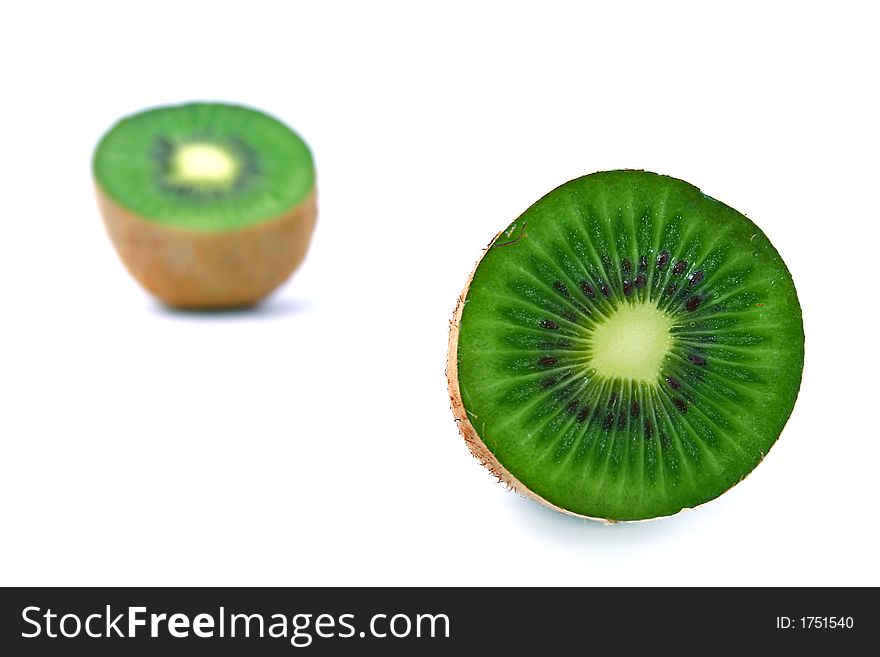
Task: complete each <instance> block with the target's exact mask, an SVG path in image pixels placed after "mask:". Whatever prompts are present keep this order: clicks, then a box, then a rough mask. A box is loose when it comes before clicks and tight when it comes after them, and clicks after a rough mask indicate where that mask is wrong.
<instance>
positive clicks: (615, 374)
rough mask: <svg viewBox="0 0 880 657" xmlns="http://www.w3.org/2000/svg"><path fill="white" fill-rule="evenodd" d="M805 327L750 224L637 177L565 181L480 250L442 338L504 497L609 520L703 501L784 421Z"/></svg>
mask: <svg viewBox="0 0 880 657" xmlns="http://www.w3.org/2000/svg"><path fill="white" fill-rule="evenodd" d="M803 357H804V333H803V323H802V320H801V310H800V306H799V304H798V298H797V294H796V292H795V288H794V284H793V282H792V279H791V276H790V274H789V272H788V269H787V268H786V266H785V263H784V262H783V261H782V258H781V257H780V256H779V253H777V251H776V249H775V248H773V245H772V244H771V243H770V241H769V240H768V239H767V237H766V236H765V235H764V233H762V232H761V230H760V229H759V228H758V227H757V226H755V224H753V223H752V222H751V221H750V220H749V219H747V218H746V217H745V216H743V215H742V214H740V213H739V212H737V211H736V210H734V209H732V208H730V207H728V206H726V205H724V204H723V203H720V202H719V201H716V200H715V199H713V198H710V197H708V196H706V195H704V194H703V193H701V192H700V190H699V189H697V188H696V187H693V186H692V185H689V184H688V183H685V182H683V181H681V180H676V179H674V178H670V177H667V176H660V175H657V174H653V173H647V172H643V171H611V172H604V173H596V174H593V175H589V176H585V177H583V178H578V179H576V180H572V181H571V182H568V183H566V184H564V185H562V186H561V187H559V188H557V189H555V190H554V191H552V192H550V193H549V194H547V195H546V196H545V197H544V198H542V199H541V200H539V201H538V202H537V203H535V204H534V205H533V206H532V207H530V208H529V209H528V210H526V212H525V213H523V214H522V216H520V217H519V218H518V219H517V220H516V221H514V222H513V223H512V224H511V225H510V226H508V227H507V229H505V230H504V231H502V232H501V233H499V235H498V236H497V237H496V238H495V240H494V241H493V242H492V243H491V244H490V246H489V247H488V248H487V249H486V252H485V254H484V255H483V257H482V259H481V260H480V261H479V262H478V264H477V266H476V268H475V270H474V272H473V273H472V275H471V278H470V279H469V280H468V283H467V285H466V286H465V289H464V291H463V292H462V294H461V297H460V298H459V303H458V307H457V309H456V312H455V317H454V319H453V322H452V327H451V331H450V340H449V356H448V363H447V375H448V380H449V392H450V396H451V399H452V409H453V413H454V414H455V417H456V419H457V421H458V424H459V428H460V430H461V433H462V434H463V436H464V438H465V440H466V441H467V444H468V446H469V447H470V449H471V451H472V452H473V454H474V455H475V456H476V457H477V458H478V459H480V460H481V461H482V462H483V464H484V465H486V466H487V467H488V468H489V469H490V470H491V471H492V473H493V474H495V475H497V476H498V477H499V478H500V479H501V480H503V481H504V482H506V483H507V484H508V485H510V486H511V487H512V488H514V489H515V490H517V491H519V492H521V493H523V494H525V495H527V496H528V497H531V498H534V499H536V500H538V501H539V502H542V503H544V504H546V505H548V506H550V507H552V508H555V509H557V510H559V511H562V512H565V513H569V514H573V515H578V516H583V517H589V518H595V519H604V520H608V521H620V520H641V519H648V518H655V517H659V516H667V515H671V514H674V513H676V512H678V511H680V510H682V509H685V508H689V507H694V506H696V505H698V504H702V503H704V502H707V501H709V500H711V499H713V498H715V497H717V496H718V495H720V494H721V493H723V492H724V491H726V490H728V489H729V488H730V487H731V486H733V485H734V484H736V483H737V482H739V481H740V480H742V479H743V478H744V477H745V476H746V475H747V474H748V473H749V472H750V471H751V470H752V469H753V468H754V467H755V466H756V465H757V464H758V463H759V462H760V461H761V459H762V458H763V457H764V455H766V454H767V451H768V450H769V449H770V448H771V447H772V446H773V444H774V442H775V441H776V439H777V438H778V437H779V434H780V432H781V431H782V428H783V426H784V425H785V422H786V421H787V419H788V417H789V415H790V414H791V411H792V408H793V406H794V403H795V398H796V397H797V393H798V389H799V387H800V381H801V371H802V369H803Z"/></svg>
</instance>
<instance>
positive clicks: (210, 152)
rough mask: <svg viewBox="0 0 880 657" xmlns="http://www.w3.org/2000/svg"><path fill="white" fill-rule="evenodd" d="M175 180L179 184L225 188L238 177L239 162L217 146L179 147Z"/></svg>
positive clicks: (192, 144) (195, 144)
mask: <svg viewBox="0 0 880 657" xmlns="http://www.w3.org/2000/svg"><path fill="white" fill-rule="evenodd" d="M172 166H173V171H174V178H175V180H176V181H177V182H179V183H185V184H191V185H201V186H212V187H225V186H229V185H231V184H232V183H233V182H234V181H235V179H236V176H237V175H238V167H239V165H238V160H237V159H236V157H235V156H234V155H233V154H232V153H230V152H229V151H228V150H227V149H226V148H224V147H222V146H218V145H217V144H210V143H202V142H192V143H188V144H181V145H180V146H178V147H177V150H176V152H175V153H174V157H173V165H172Z"/></svg>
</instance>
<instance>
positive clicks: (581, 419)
mask: <svg viewBox="0 0 880 657" xmlns="http://www.w3.org/2000/svg"><path fill="white" fill-rule="evenodd" d="M589 415H590V407H589V406H584V407H583V408H582V409H581V412H580V413H578V416H577V421H578V422H585V421H586V419H587V417H588V416H589Z"/></svg>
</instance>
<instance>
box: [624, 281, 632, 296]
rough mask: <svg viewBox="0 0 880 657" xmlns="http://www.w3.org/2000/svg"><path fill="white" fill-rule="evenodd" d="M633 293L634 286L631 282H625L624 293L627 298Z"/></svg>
mask: <svg viewBox="0 0 880 657" xmlns="http://www.w3.org/2000/svg"><path fill="white" fill-rule="evenodd" d="M632 291H633V284H632V283H630V282H629V281H624V282H623V293H624V294H625V295H626V296H629V295H630V294H632Z"/></svg>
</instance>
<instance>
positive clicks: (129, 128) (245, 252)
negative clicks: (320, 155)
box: [92, 103, 317, 309]
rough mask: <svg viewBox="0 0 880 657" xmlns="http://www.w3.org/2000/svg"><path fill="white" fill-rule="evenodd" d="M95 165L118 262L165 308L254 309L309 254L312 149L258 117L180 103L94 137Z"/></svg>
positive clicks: (313, 211) (237, 109) (225, 107)
mask: <svg viewBox="0 0 880 657" xmlns="http://www.w3.org/2000/svg"><path fill="white" fill-rule="evenodd" d="M92 170H93V175H94V180H95V185H96V189H97V196H98V204H99V207H100V210H101V214H102V216H103V218H104V222H105V224H106V227H107V230H108V232H109V235H110V238H111V240H112V242H113V244H114V245H115V247H116V250H117V251H118V253H119V255H120V257H121V258H122V261H123V262H124V264H125V266H126V267H127V268H128V270H129V271H130V272H131V274H132V275H133V276H134V278H135V279H137V280H138V281H139V282H140V283H141V284H142V285H143V286H144V287H145V288H146V289H147V290H148V291H150V292H151V293H152V294H154V295H155V296H156V297H158V298H159V299H160V300H161V301H163V302H164V303H166V304H168V305H170V306H175V307H179V308H192V309H199V308H202V309H212V308H213V309H222V308H235V307H244V306H250V305H253V304H255V303H257V302H259V301H260V300H261V299H263V298H264V297H265V296H266V295H268V294H269V293H270V292H271V291H272V290H274V289H275V288H276V287H278V286H279V285H280V284H281V283H283V282H284V281H285V280H286V279H287V278H288V277H289V276H290V275H291V274H292V273H293V272H294V271H295V270H296V268H297V267H298V266H299V265H300V263H301V262H302V260H303V258H304V257H305V254H306V251H307V250H308V246H309V242H310V240H311V236H312V232H313V230H314V227H315V220H316V217H317V205H316V195H315V167H314V163H313V160H312V155H311V152H310V151H309V148H308V146H307V145H306V144H305V142H304V141H303V140H302V139H301V138H300V137H299V136H298V135H297V134H296V133H295V132H293V130H291V129H290V128H289V127H287V126H286V125H284V124H283V123H281V122H280V121H278V120H277V119H275V118H273V117H271V116H269V115H267V114H265V113H263V112H260V111H257V110H254V109H251V108H249V107H244V106H241V105H232V104H225V103H189V104H183V105H175V106H167V107H158V108H153V109H149V110H146V111H144V112H140V113H138V114H134V115H132V116H129V117H127V118H124V119H122V120H121V121H119V122H118V123H117V124H116V125H114V126H113V127H112V128H111V129H110V130H109V131H108V132H107V133H106V134H105V135H104V136H103V137H102V139H101V140H100V142H99V144H98V146H97V148H96V150H95V153H94V158H93V169H92Z"/></svg>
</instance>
